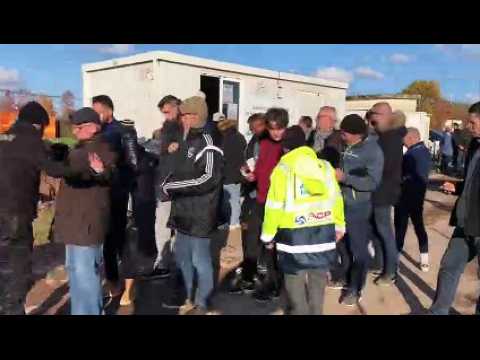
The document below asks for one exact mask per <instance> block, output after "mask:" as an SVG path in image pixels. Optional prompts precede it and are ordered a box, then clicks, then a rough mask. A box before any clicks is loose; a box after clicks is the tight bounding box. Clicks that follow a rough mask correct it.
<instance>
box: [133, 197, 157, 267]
mask: <svg viewBox="0 0 480 360" xmlns="http://www.w3.org/2000/svg"><path fill="white" fill-rule="evenodd" d="M156 210H157V203H156V202H155V201H144V200H139V199H135V197H134V198H133V218H134V220H135V225H136V227H137V229H138V250H139V251H141V252H142V254H143V255H145V256H148V257H153V258H154V257H156V256H157V246H156V243H155V212H156Z"/></svg>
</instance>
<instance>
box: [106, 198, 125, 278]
mask: <svg viewBox="0 0 480 360" xmlns="http://www.w3.org/2000/svg"><path fill="white" fill-rule="evenodd" d="M128 195H129V193H128V190H125V189H115V190H113V191H112V197H111V213H110V230H109V231H108V234H107V237H106V238H105V243H104V244H103V261H104V264H105V277H106V278H107V280H109V281H112V282H117V281H118V280H119V274H118V259H119V257H120V256H121V252H122V249H123V247H124V244H125V237H126V236H125V235H126V227H127V210H128Z"/></svg>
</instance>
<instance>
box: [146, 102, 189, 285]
mask: <svg viewBox="0 0 480 360" xmlns="http://www.w3.org/2000/svg"><path fill="white" fill-rule="evenodd" d="M181 103H182V102H181V100H180V99H178V98H176V97H175V96H173V95H167V96H164V97H163V98H162V99H161V100H160V101H159V103H158V109H159V110H160V112H161V113H162V114H163V116H164V122H163V125H162V128H161V129H158V130H156V131H155V132H154V136H153V140H154V142H155V143H156V144H157V147H158V158H159V163H158V167H157V171H156V175H155V188H156V199H157V209H156V213H155V217H156V219H155V241H156V244H157V251H158V255H157V259H156V261H155V264H154V270H153V272H152V274H150V276H149V278H150V279H155V278H159V279H162V278H167V277H169V276H170V269H169V267H170V265H171V264H170V263H171V261H170V260H171V255H172V254H171V251H170V250H171V238H172V231H171V229H170V228H169V227H168V226H167V222H168V218H169V216H170V209H171V205H172V202H171V199H170V198H168V197H166V196H165V194H163V191H162V189H161V186H162V185H163V183H164V182H165V179H167V178H168V177H169V176H170V175H171V174H172V172H173V171H174V169H175V162H176V156H177V154H178V152H177V150H178V147H179V144H180V143H181V142H182V138H183V130H182V125H181V123H180V104H181Z"/></svg>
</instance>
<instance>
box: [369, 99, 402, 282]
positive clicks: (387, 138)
mask: <svg viewBox="0 0 480 360" xmlns="http://www.w3.org/2000/svg"><path fill="white" fill-rule="evenodd" d="M368 119H369V121H370V126H371V127H372V128H373V130H374V131H375V133H373V134H371V135H370V137H371V139H372V140H374V139H378V140H377V141H378V144H379V145H380V147H381V149H382V151H383V155H384V166H383V175H382V182H381V183H380V186H379V187H378V189H377V190H376V191H375V192H374V193H373V196H372V203H373V214H372V218H371V229H370V230H371V231H370V233H371V239H372V242H373V244H374V246H375V260H376V263H377V264H376V267H377V270H378V271H379V272H380V276H379V277H378V278H377V279H376V281H375V283H376V284H377V285H380V286H391V285H393V284H394V282H395V278H396V274H397V267H398V249H397V244H396V241H395V235H394V232H393V227H392V208H393V206H394V205H395V204H396V203H397V201H398V199H399V197H400V191H401V183H402V158H403V138H404V136H405V135H406V133H407V130H406V128H405V126H403V125H401V126H400V127H395V126H394V124H393V121H394V119H393V116H392V108H391V107H390V105H389V104H388V103H386V102H380V103H377V104H375V105H374V106H373V107H372V109H371V110H370V111H369V116H368Z"/></svg>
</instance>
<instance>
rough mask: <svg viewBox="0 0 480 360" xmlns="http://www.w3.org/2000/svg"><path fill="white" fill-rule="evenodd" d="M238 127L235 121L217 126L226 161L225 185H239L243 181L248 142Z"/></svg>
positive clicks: (223, 122)
mask: <svg viewBox="0 0 480 360" xmlns="http://www.w3.org/2000/svg"><path fill="white" fill-rule="evenodd" d="M236 125H237V121H235V120H223V121H221V122H219V123H218V125H217V126H218V129H219V130H220V133H221V134H222V143H221V149H222V150H223V158H224V160H225V168H224V180H223V183H224V184H225V185H228V184H239V183H240V182H241V181H242V180H243V176H242V174H241V173H240V168H241V167H242V166H243V165H244V164H245V160H246V159H245V156H244V154H245V148H246V146H247V141H246V140H245V138H244V137H243V135H242V134H240V133H239V132H238V130H237V128H236Z"/></svg>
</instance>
